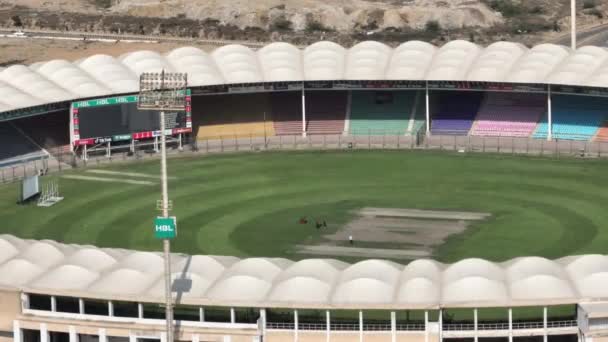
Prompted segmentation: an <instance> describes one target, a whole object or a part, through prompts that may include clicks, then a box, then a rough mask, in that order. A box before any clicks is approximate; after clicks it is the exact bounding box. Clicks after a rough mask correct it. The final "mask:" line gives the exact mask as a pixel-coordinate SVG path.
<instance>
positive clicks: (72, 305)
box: [55, 297, 80, 313]
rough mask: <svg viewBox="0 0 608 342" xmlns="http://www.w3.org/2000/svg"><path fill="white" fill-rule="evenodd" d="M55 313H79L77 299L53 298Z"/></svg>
mask: <svg viewBox="0 0 608 342" xmlns="http://www.w3.org/2000/svg"><path fill="white" fill-rule="evenodd" d="M55 303H56V304H57V312H68V313H80V306H79V304H78V298H72V297H55Z"/></svg>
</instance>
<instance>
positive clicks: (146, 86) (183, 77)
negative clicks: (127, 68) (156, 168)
mask: <svg viewBox="0 0 608 342" xmlns="http://www.w3.org/2000/svg"><path fill="white" fill-rule="evenodd" d="M187 86H188V75H187V74H185V73H167V72H165V70H162V71H161V72H160V73H143V74H142V75H141V76H140V78H139V101H138V103H137V108H138V109H142V110H152V111H158V112H160V131H161V134H160V153H161V156H160V158H161V159H160V172H161V190H162V198H161V208H160V209H161V210H162V217H163V218H169V191H168V188H167V139H166V125H165V111H185V110H186V87H187ZM163 252H164V259H165V260H164V261H165V301H166V303H165V310H166V312H165V318H166V321H167V327H166V329H167V342H174V341H175V339H174V338H173V305H172V304H173V303H172V297H171V242H170V240H169V239H168V238H165V239H163Z"/></svg>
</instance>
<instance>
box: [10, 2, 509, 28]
mask: <svg viewBox="0 0 608 342" xmlns="http://www.w3.org/2000/svg"><path fill="white" fill-rule="evenodd" d="M1 2H2V1H0V3H1ZM14 2H15V1H7V0H4V3H8V4H10V3H12V4H15V3H14ZM93 3H98V4H99V3H112V4H113V6H111V7H110V8H109V9H108V10H107V12H108V13H113V14H127V15H133V16H147V17H164V18H169V17H175V16H180V15H183V16H185V17H187V18H190V19H197V20H198V19H205V18H213V19H217V20H220V21H221V22H225V23H228V24H233V25H236V26H238V27H240V28H245V27H248V26H249V27H261V28H267V27H268V24H269V23H270V22H272V20H273V19H275V18H277V17H281V18H286V19H288V20H290V21H291V22H292V23H293V26H294V27H293V28H294V29H295V30H303V29H305V28H306V25H307V22H308V21H309V20H315V21H318V22H320V23H321V24H323V25H324V26H326V27H331V28H334V29H336V30H338V31H349V30H352V29H353V28H356V27H359V26H366V25H368V24H370V23H371V22H375V23H376V24H377V26H378V27H379V28H380V29H382V28H387V27H402V26H409V27H411V28H422V27H424V25H425V24H426V23H427V21H429V20H437V21H439V23H440V24H441V25H442V27H445V28H460V27H463V26H480V27H488V26H492V25H494V24H496V23H500V22H502V21H503V19H502V16H501V15H500V14H499V13H496V12H494V11H492V10H490V9H489V8H488V7H487V6H485V5H484V4H482V3H481V1H479V0H449V1H437V0H395V1H370V0H332V1H325V0H255V1H252V0H165V1H158V0H58V1H50V0H19V1H18V4H19V5H22V6H26V7H31V8H37V9H41V10H48V11H62V12H81V13H98V12H99V11H100V10H99V8H96V7H95V6H93Z"/></svg>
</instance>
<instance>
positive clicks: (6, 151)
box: [0, 122, 45, 166]
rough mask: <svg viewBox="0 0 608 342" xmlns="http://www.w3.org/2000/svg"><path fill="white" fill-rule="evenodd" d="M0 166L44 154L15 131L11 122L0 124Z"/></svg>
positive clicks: (17, 130)
mask: <svg viewBox="0 0 608 342" xmlns="http://www.w3.org/2000/svg"><path fill="white" fill-rule="evenodd" d="M0 146H2V148H0V166H4V165H6V164H9V162H10V161H12V160H18V159H19V160H22V159H28V158H39V157H41V156H44V155H45V153H44V152H43V151H42V149H41V148H40V147H38V146H36V144H34V143H33V142H32V141H31V140H30V139H29V138H27V137H26V136H25V135H23V133H21V132H20V131H19V129H17V128H16V127H15V126H14V124H13V123H12V122H2V123H0Z"/></svg>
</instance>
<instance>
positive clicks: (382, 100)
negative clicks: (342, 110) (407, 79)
mask: <svg viewBox="0 0 608 342" xmlns="http://www.w3.org/2000/svg"><path fill="white" fill-rule="evenodd" d="M415 101H416V92H415V91H353V92H352V100H351V111H350V126H349V131H350V133H351V134H352V135H403V134H405V133H407V132H408V128H409V124H410V118H411V113H412V110H414V104H415Z"/></svg>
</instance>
